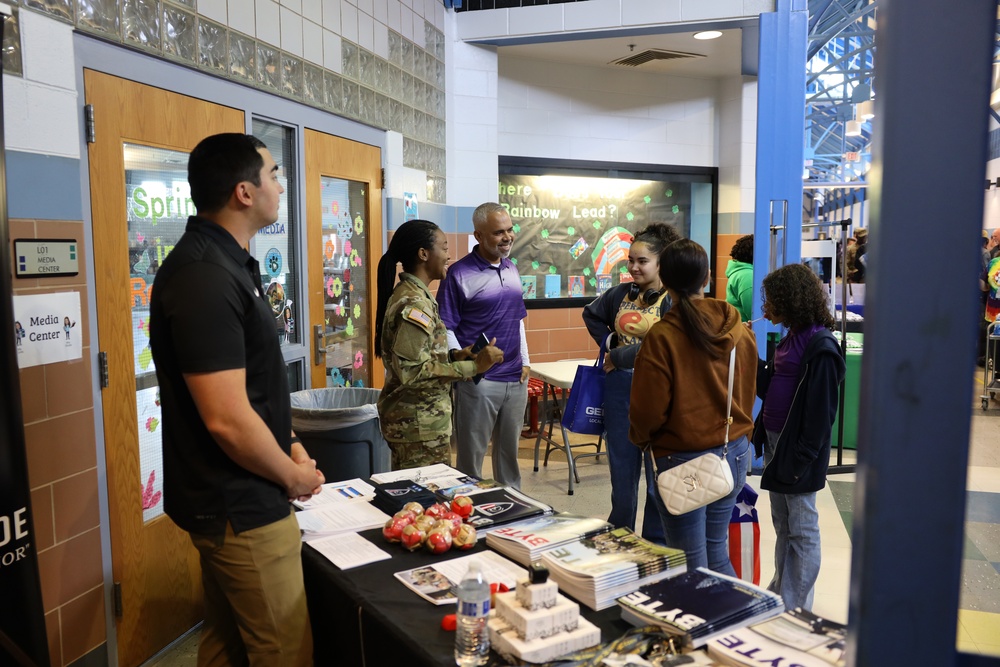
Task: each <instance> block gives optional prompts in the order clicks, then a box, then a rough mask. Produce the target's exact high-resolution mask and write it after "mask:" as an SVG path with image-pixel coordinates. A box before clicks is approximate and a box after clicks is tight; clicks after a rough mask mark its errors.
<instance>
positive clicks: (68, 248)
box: [14, 239, 80, 278]
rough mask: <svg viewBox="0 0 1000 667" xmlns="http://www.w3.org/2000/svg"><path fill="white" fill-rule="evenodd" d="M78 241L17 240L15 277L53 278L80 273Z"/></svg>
mask: <svg viewBox="0 0 1000 667" xmlns="http://www.w3.org/2000/svg"><path fill="white" fill-rule="evenodd" d="M79 247H80V242H79V241H77V240H76V239H15V240H14V275H15V276H16V277H18V278H51V277H52V276H75V275H77V274H78V273H80V263H79V261H78V259H77V256H78V255H79V253H78V250H79Z"/></svg>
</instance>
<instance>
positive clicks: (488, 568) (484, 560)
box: [394, 551, 528, 605]
mask: <svg viewBox="0 0 1000 667" xmlns="http://www.w3.org/2000/svg"><path fill="white" fill-rule="evenodd" d="M473 560H475V561H478V562H479V566H480V567H481V568H482V571H483V577H484V578H485V579H486V581H488V582H489V583H491V584H504V585H505V586H507V588H509V589H510V590H514V588H515V587H516V586H517V582H519V581H521V580H523V579H527V578H528V571H527V570H525V569H524V568H523V567H521V566H519V565H517V564H516V563H512V562H510V561H509V560H507V559H506V558H504V557H503V556H500V555H498V554H495V553H493V552H492V551H481V552H479V553H475V554H470V555H468V556H462V557H461V558H453V559H451V560H446V561H442V562H440V563H434V564H433V565H425V566H423V567H416V568H413V569H412V570H403V571H402V572H397V573H396V574H395V575H394V576H395V577H396V579H398V580H399V581H400V582H401V583H402V584H403V585H404V586H406V587H407V588H409V589H410V590H411V591H413V592H414V593H416V594H417V595H419V596H420V597H422V598H423V599H425V600H427V601H428V602H430V603H432V604H436V605H442V604H450V603H453V602H455V599H456V598H455V593H454V591H453V590H452V588H453V587H454V586H457V585H458V582H460V581H461V580H462V577H464V576H465V573H466V571H468V569H469V563H471V562H472V561H473Z"/></svg>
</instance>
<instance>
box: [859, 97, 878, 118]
mask: <svg viewBox="0 0 1000 667" xmlns="http://www.w3.org/2000/svg"><path fill="white" fill-rule="evenodd" d="M855 113H856V116H857V120H871V119H872V118H874V117H875V102H873V101H872V100H865V101H864V102H859V103H858V104H857V106H856V108H855Z"/></svg>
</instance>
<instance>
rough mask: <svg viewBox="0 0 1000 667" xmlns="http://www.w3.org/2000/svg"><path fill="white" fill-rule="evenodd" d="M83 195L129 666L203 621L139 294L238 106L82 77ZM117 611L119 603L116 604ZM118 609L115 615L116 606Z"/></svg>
mask: <svg viewBox="0 0 1000 667" xmlns="http://www.w3.org/2000/svg"><path fill="white" fill-rule="evenodd" d="M84 82H85V88H86V97H87V104H90V105H92V106H93V109H94V134H95V137H96V142H95V143H91V144H89V162H90V164H89V168H90V200H91V213H92V219H93V233H94V259H95V261H94V267H95V269H94V272H95V277H96V290H97V327H98V335H99V340H100V350H101V352H102V353H104V354H106V355H107V369H108V372H107V378H108V385H107V387H106V388H105V389H104V390H103V394H102V403H103V417H104V445H105V457H106V461H107V474H108V499H109V510H110V528H111V560H112V570H113V575H114V581H115V585H116V588H120V595H118V594H116V597H117V598H120V601H121V604H120V614H119V615H118V618H117V637H118V664H119V665H121V666H122V667H133V666H134V665H139V664H141V663H142V662H144V661H145V660H146V659H147V658H149V657H150V656H152V655H153V654H154V653H156V652H157V651H159V650H160V649H161V648H163V647H164V646H166V645H167V644H168V643H170V642H171V641H173V640H174V639H176V638H177V637H179V636H180V635H181V634H183V633H184V632H185V631H187V630H188V629H189V628H191V627H192V626H194V625H195V623H197V622H198V621H199V620H200V619H201V617H202V590H201V574H200V569H199V565H198V554H197V552H196V551H195V549H194V547H193V546H192V545H191V541H190V539H189V538H188V536H187V534H186V533H185V532H184V531H182V530H181V529H180V528H178V527H177V526H176V525H174V523H173V522H172V521H171V520H170V519H169V518H168V517H167V516H166V515H165V514H164V513H163V497H162V492H161V489H162V459H161V456H160V433H161V429H160V413H159V393H158V392H159V389H158V387H157V382H156V373H155V369H154V367H153V363H152V359H151V355H150V351H149V328H148V320H149V289H150V287H151V285H152V282H153V276H154V275H155V273H156V269H157V267H158V266H159V264H160V262H161V261H162V260H163V257H164V256H165V255H166V254H167V253H168V252H169V251H170V249H171V248H172V247H173V245H174V243H175V242H176V241H177V239H179V238H180V236H181V234H182V233H183V231H184V226H185V223H186V220H187V216H188V215H189V214H193V213H194V206H193V204H192V202H191V200H190V191H189V190H188V188H187V155H188V153H189V152H190V151H191V149H193V148H194V146H195V145H196V144H197V143H198V142H199V141H200V140H201V139H203V138H204V137H206V136H208V135H211V134H216V133H219V132H243V131H245V124H244V115H243V112H242V111H239V110H235V109H230V108H227V107H223V106H219V105H216V104H211V103H208V102H204V101H202V100H197V99H194V98H190V97H185V96H183V95H178V94H176V93H171V92H168V91H165V90H160V89H158V88H153V87H150V86H145V85H142V84H138V83H135V82H132V81H127V80H124V79H119V78H117V77H113V76H109V75H106V74H101V73H99V72H94V71H90V70H87V71H85V72H84ZM116 607H118V605H117V604H116ZM116 611H118V610H116Z"/></svg>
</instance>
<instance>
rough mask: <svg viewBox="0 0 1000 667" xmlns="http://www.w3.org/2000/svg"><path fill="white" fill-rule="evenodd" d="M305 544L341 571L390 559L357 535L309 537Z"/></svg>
mask: <svg viewBox="0 0 1000 667" xmlns="http://www.w3.org/2000/svg"><path fill="white" fill-rule="evenodd" d="M305 542H306V544H308V545H309V546H311V547H312V548H313V549H315V550H316V551H318V552H320V553H321V554H323V555H324V556H326V558H327V560H329V561H330V562H331V563H333V564H334V565H336V566H337V567H339V568H340V569H341V570H349V569H351V568H352V567H358V566H360V565H367V564H368V563H374V562H376V561H380V560H388V559H390V558H392V556H391V555H390V554H389V553H387V552H385V551H383V550H382V549H379V548H378V547H377V546H375V545H374V544H372V543H371V542H369V541H368V540H366V539H365V538H363V537H361V536H360V535H358V534H357V533H339V534H337V535H311V536H309V537H307V538H306V539H305Z"/></svg>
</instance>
